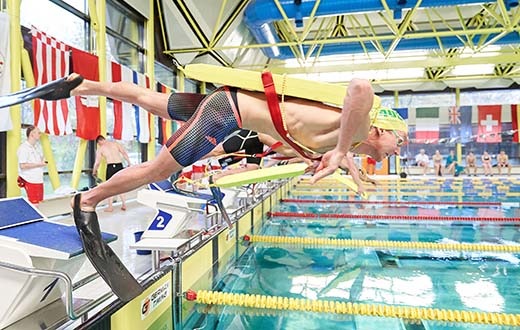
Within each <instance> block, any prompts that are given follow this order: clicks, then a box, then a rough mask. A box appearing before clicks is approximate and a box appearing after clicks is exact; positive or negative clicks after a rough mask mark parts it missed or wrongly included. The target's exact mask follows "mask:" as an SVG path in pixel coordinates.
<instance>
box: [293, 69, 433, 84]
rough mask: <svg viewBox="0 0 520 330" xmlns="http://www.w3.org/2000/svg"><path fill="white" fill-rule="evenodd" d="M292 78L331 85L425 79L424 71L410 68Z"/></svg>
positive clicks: (324, 73)
mask: <svg viewBox="0 0 520 330" xmlns="http://www.w3.org/2000/svg"><path fill="white" fill-rule="evenodd" d="M291 77H295V78H301V79H309V80H317V81H326V82H330V83H339V82H348V81H350V80H352V78H363V79H368V80H375V81H379V80H396V79H410V78H423V77H424V69H422V68H409V69H388V70H363V71H347V72H321V73H307V74H295V75H291Z"/></svg>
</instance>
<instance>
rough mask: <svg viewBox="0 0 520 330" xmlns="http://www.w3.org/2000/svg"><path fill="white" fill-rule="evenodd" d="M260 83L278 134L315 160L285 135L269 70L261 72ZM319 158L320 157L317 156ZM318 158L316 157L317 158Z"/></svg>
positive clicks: (300, 152) (306, 156)
mask: <svg viewBox="0 0 520 330" xmlns="http://www.w3.org/2000/svg"><path fill="white" fill-rule="evenodd" d="M262 83H263V85H264V92H265V98H266V100H267V106H268V108H269V113H270V114H271V120H272V121H273V125H274V128H275V129H276V131H277V132H278V134H280V136H281V137H282V138H283V139H284V140H285V142H287V143H288V144H289V145H290V146H291V147H292V148H293V149H294V150H296V151H297V152H298V153H299V154H300V155H301V156H302V157H304V158H307V159H312V160H315V158H312V157H309V155H307V153H305V151H303V150H302V148H301V147H300V146H299V145H297V144H296V143H294V142H293V141H292V140H291V139H290V138H288V137H287V135H288V134H289V133H288V132H287V130H286V129H285V128H284V127H283V118H282V112H281V111H280V103H279V102H278V94H276V89H275V86H274V81H273V75H272V74H271V72H269V71H264V72H262ZM319 158H321V157H319ZM319 158H318V159H319Z"/></svg>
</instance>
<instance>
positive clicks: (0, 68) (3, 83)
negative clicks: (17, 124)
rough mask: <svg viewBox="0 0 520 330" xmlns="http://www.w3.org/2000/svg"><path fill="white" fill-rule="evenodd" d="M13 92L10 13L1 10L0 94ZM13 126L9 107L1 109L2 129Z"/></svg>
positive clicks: (0, 121) (0, 128) (7, 129)
mask: <svg viewBox="0 0 520 330" xmlns="http://www.w3.org/2000/svg"><path fill="white" fill-rule="evenodd" d="M9 93H11V62H10V51H9V15H7V14H6V13H3V12H0V95H6V94H9ZM12 128H13V124H12V122H11V111H10V110H9V108H7V109H0V131H1V132H5V131H9V130H10V129H12Z"/></svg>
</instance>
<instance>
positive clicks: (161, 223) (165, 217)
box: [148, 210, 172, 230]
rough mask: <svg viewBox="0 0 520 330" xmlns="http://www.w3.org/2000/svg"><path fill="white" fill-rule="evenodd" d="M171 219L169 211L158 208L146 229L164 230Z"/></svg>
mask: <svg viewBox="0 0 520 330" xmlns="http://www.w3.org/2000/svg"><path fill="white" fill-rule="evenodd" d="M171 219H172V215H171V214H170V213H167V212H164V211H162V210H159V212H157V214H156V215H155V218H154V219H153V220H152V223H151V224H150V226H149V227H148V230H164V229H165V228H166V227H167V226H168V223H169V222H170V220H171Z"/></svg>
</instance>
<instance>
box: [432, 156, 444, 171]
mask: <svg viewBox="0 0 520 330" xmlns="http://www.w3.org/2000/svg"><path fill="white" fill-rule="evenodd" d="M432 160H433V169H434V171H435V174H436V175H438V176H442V155H441V152H440V151H439V150H435V154H434V155H433V156H432Z"/></svg>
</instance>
